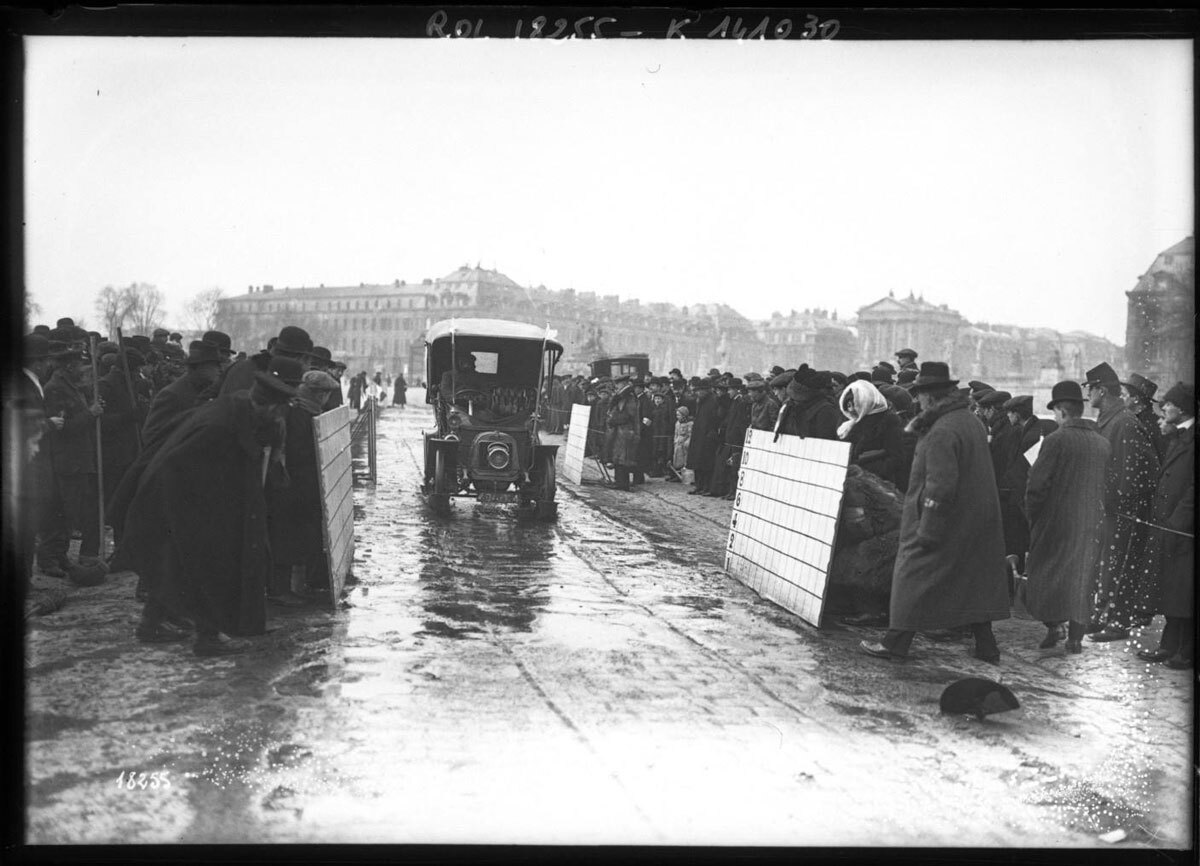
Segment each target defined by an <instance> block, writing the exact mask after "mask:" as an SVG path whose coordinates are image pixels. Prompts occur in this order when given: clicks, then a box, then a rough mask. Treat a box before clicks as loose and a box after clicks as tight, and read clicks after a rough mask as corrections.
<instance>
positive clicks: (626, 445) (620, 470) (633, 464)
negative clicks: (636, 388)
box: [605, 376, 642, 490]
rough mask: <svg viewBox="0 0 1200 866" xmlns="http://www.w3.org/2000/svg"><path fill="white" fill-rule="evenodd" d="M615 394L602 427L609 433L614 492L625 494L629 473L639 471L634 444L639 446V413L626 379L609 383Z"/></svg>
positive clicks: (621, 377)
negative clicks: (604, 424)
mask: <svg viewBox="0 0 1200 866" xmlns="http://www.w3.org/2000/svg"><path fill="white" fill-rule="evenodd" d="M613 384H614V385H615V386H616V388H617V391H616V393H615V394H613V397H612V401H611V402H610V403H609V406H608V415H607V417H606V422H605V423H606V424H607V427H608V433H609V440H608V441H609V448H610V449H611V450H610V452H609V459H611V460H612V464H613V475H614V477H615V486H616V489H617V490H629V473H630V470H634V471H639V464H638V444H639V443H640V442H641V426H642V420H641V413H640V411H639V407H638V397H637V395H636V394H634V393H633V385H632V383H631V382H630V381H629V377H628V376H620V377H619V378H617V379H615V380H613Z"/></svg>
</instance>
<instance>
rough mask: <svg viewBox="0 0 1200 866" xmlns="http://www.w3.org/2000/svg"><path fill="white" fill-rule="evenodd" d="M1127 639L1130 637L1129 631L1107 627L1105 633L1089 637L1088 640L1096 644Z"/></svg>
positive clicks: (1101, 632)
mask: <svg viewBox="0 0 1200 866" xmlns="http://www.w3.org/2000/svg"><path fill="white" fill-rule="evenodd" d="M1127 637H1129V629H1124V628H1113V627H1112V626H1107V627H1105V629H1104V631H1098V632H1096V633H1095V634H1092V635H1088V640H1090V641H1095V642H1096V643H1111V642H1112V641H1115V640H1125V639H1126V638H1127Z"/></svg>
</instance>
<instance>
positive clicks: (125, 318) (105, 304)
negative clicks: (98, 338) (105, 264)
mask: <svg viewBox="0 0 1200 866" xmlns="http://www.w3.org/2000/svg"><path fill="white" fill-rule="evenodd" d="M137 305H138V299H137V292H136V290H135V287H134V286H133V285H129V286H126V287H125V288H123V289H114V288H113V287H112V286H105V287H104V288H103V289H101V290H100V291H99V293H97V295H96V304H95V306H96V313H97V315H99V316H100V321H101V323H102V324H103V325H104V327H105V328H107V329H108V331H107V333H108V335H109V336H110V337H112V338H114V339H115V338H116V335H117V328H127V327H128V326H129V322H130V320H131V319H132V318H133V312H134V310H135V309H136V308H137Z"/></svg>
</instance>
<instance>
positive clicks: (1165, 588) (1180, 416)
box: [1138, 382, 1196, 670]
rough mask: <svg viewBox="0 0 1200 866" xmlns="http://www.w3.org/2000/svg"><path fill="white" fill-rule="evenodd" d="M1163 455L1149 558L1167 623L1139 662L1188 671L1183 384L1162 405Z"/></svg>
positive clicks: (1189, 451)
mask: <svg viewBox="0 0 1200 866" xmlns="http://www.w3.org/2000/svg"><path fill="white" fill-rule="evenodd" d="M1162 412H1163V417H1162V430H1163V435H1164V438H1165V439H1166V442H1167V453H1166V457H1165V458H1164V459H1163V463H1162V467H1161V468H1160V469H1159V472H1158V482H1157V484H1156V487H1155V493H1154V510H1153V513H1152V516H1151V522H1152V523H1153V524H1154V525H1153V526H1152V527H1150V555H1151V557H1152V560H1153V561H1154V563H1155V568H1156V572H1157V574H1158V578H1159V579H1158V581H1156V583H1157V592H1156V593H1155V604H1154V608H1153V609H1154V611H1155V612H1156V613H1161V614H1163V615H1164V616H1165V617H1166V620H1167V622H1166V625H1165V626H1164V628H1163V632H1162V637H1161V638H1160V640H1159V643H1158V646H1157V647H1156V648H1155V649H1153V650H1142V651H1141V652H1139V653H1138V656H1139V657H1140V658H1142V659H1144V660H1145V661H1148V662H1165V663H1166V665H1167V666H1168V667H1171V668H1176V669H1179V670H1186V669H1188V668H1191V667H1193V666H1194V665H1195V654H1196V620H1195V610H1196V602H1195V599H1196V388H1195V386H1194V385H1187V384H1184V383H1183V382H1179V383H1178V384H1176V385H1174V386H1172V388H1171V389H1170V390H1169V391H1167V394H1166V396H1165V397H1163V399H1162Z"/></svg>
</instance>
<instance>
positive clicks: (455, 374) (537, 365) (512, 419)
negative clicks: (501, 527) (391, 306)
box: [421, 319, 563, 519]
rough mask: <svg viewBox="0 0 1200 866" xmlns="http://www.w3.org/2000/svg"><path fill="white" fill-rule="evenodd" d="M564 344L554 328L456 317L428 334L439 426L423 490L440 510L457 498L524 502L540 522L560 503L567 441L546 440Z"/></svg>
mask: <svg viewBox="0 0 1200 866" xmlns="http://www.w3.org/2000/svg"><path fill="white" fill-rule="evenodd" d="M562 351H563V347H562V345H561V344H560V343H559V342H558V341H557V340H553V339H550V337H549V336H548V334H547V332H546V329H545V328H539V327H537V326H536V325H528V324H525V323H524V322H509V321H505V320H502V319H450V320H448V321H443V322H438V323H437V324H435V325H434V326H433V327H432V328H430V329H429V333H428V334H427V335H426V337H425V369H426V371H427V375H428V385H427V387H426V391H425V402H427V403H430V404H432V405H433V407H434V414H435V416H436V418H437V430H435V431H432V432H429V433H426V434H425V481H424V484H422V485H421V492H422V493H424V494H425V495H426V497H427V498H428V500H429V504H430V505H431V506H432V508H433V509H434V510H435V511H436V512H438V513H439V514H448V513H449V511H450V499H451V498H452V497H456V496H467V497H474V498H476V499H478V500H479V501H481V502H516V503H519V504H520V505H521V506H522V507H523V508H525V509H528V510H530V511H532V512H534V513H536V515H537V516H538V517H539V518H544V519H550V518H553V517H554V516H555V515H556V514H557V512H558V505H557V503H556V502H555V501H554V494H555V474H554V458H555V454H556V453H557V451H558V446H557V445H543V444H542V443H541V438H540V433H539V429H538V428H539V425H540V424H541V423H542V419H541V417H540V416H541V415H542V414H543V413H545V412H546V411H547V407H546V406H544V405H543V397H542V392H543V387H542V386H543V384H544V383H545V382H546V381H547V380H548V379H549V377H550V376H552V375H554V366H555V364H557V363H558V359H559V358H560V357H561V356H562Z"/></svg>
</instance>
